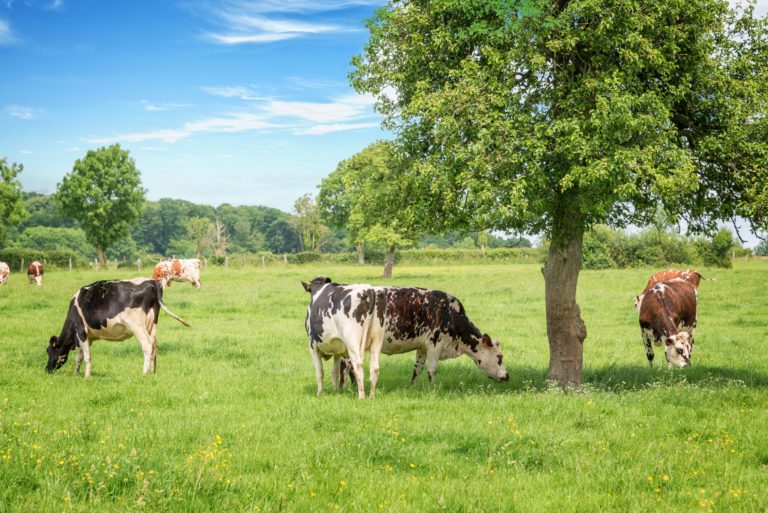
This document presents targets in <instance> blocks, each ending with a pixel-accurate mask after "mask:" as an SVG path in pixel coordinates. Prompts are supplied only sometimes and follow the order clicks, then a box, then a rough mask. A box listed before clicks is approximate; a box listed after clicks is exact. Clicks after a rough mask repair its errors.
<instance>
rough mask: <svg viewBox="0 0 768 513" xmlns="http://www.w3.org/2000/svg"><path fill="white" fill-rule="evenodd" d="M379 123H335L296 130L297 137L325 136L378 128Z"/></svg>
mask: <svg viewBox="0 0 768 513" xmlns="http://www.w3.org/2000/svg"><path fill="white" fill-rule="evenodd" d="M378 126H380V125H379V123H334V124H330V125H315V126H312V127H309V128H305V129H296V130H294V132H293V133H294V134H296V135H324V134H330V133H333V132H348V131H350V130H363V129H365V128H376V127H378Z"/></svg>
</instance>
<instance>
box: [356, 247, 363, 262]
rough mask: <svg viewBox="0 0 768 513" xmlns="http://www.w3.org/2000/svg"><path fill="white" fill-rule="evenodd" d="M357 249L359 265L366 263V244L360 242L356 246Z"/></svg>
mask: <svg viewBox="0 0 768 513" xmlns="http://www.w3.org/2000/svg"><path fill="white" fill-rule="evenodd" d="M355 250H356V251H357V265H365V246H363V245H362V244H358V245H357V246H355Z"/></svg>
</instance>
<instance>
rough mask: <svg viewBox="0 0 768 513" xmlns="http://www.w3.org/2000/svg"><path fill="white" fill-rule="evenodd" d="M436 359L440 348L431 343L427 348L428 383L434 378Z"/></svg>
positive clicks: (438, 357)
mask: <svg viewBox="0 0 768 513" xmlns="http://www.w3.org/2000/svg"><path fill="white" fill-rule="evenodd" d="M438 361H440V349H439V348H438V347H435V346H434V345H431V346H430V348H429V349H427V375H428V376H429V382H430V383H432V382H433V381H434V380H435V374H437V362H438Z"/></svg>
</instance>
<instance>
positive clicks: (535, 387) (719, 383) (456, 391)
mask: <svg viewBox="0 0 768 513" xmlns="http://www.w3.org/2000/svg"><path fill="white" fill-rule="evenodd" d="M507 370H508V371H509V375H510V379H509V381H508V382H504V383H501V382H498V381H495V380H492V379H490V378H488V377H486V376H485V375H484V374H483V373H482V372H479V371H477V370H476V369H474V368H470V367H467V366H446V365H442V366H440V367H438V372H437V376H436V377H435V382H434V383H432V384H430V383H429V380H428V379H427V375H426V372H422V374H421V375H420V376H419V378H418V379H417V380H416V383H415V384H413V385H412V384H411V375H412V371H413V366H412V365H411V364H410V363H408V362H406V361H393V362H388V363H387V362H386V361H384V362H383V363H382V365H381V374H380V377H379V382H378V385H377V394H378V393H396V394H398V395H403V394H405V395H412V394H413V395H424V394H429V395H437V396H451V395H463V394H482V395H502V394H509V393H524V392H530V393H541V392H545V391H548V390H553V389H557V387H556V386H555V385H553V384H552V383H550V382H548V381H547V379H546V373H547V372H546V369H544V368H533V367H510V366H508V367H507ZM367 372H368V368H367V366H366V375H365V390H366V394H367V393H368V391H369V390H370V383H369V381H368V373H367ZM678 385H688V386H697V387H700V388H723V387H726V386H733V385H737V386H741V387H745V388H753V389H764V388H768V374H765V373H762V372H757V371H754V370H749V369H740V368H726V367H714V366H697V367H691V368H687V369H667V368H666V365H664V366H663V367H662V368H660V367H659V366H656V367H655V368H648V367H646V366H641V365H637V366H630V365H608V366H603V367H586V368H585V369H584V384H583V387H582V390H583V391H587V392H589V391H599V392H613V393H625V392H635V391H639V390H643V389H648V388H655V387H674V386H678ZM323 388H324V393H325V394H328V393H330V394H332V393H333V383H331V381H330V369H328V372H326V376H325V383H324V387H323ZM306 390H307V392H308V393H315V392H316V388H315V383H314V381H312V383H309V382H308V383H307V386H306ZM350 391H351V392H354V395H355V396H356V392H355V391H356V388H354V387H350V386H349V385H347V389H346V391H344V392H342V394H344V393H348V392H350Z"/></svg>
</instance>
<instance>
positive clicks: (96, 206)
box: [56, 144, 145, 269]
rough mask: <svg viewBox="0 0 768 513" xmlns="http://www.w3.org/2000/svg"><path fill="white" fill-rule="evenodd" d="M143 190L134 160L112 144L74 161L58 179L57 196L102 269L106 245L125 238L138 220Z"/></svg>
mask: <svg viewBox="0 0 768 513" xmlns="http://www.w3.org/2000/svg"><path fill="white" fill-rule="evenodd" d="M144 192H145V191H144V188H143V187H142V186H141V176H140V173H139V171H138V169H136V164H135V162H134V161H133V159H132V158H131V157H130V155H129V154H128V152H127V151H126V150H123V149H122V148H120V145H119V144H114V145H112V146H109V147H106V148H99V149H98V150H90V151H88V153H87V154H86V155H85V157H83V158H82V159H79V160H77V161H75V165H74V166H73V168H72V171H71V172H70V173H69V174H67V175H66V176H64V179H63V180H62V181H61V183H59V185H58V190H57V191H56V199H57V200H58V201H59V202H60V203H61V207H62V211H63V212H64V214H65V215H66V216H67V217H70V218H72V219H76V220H78V221H79V222H80V225H81V226H82V228H83V231H84V232H85V235H86V237H87V238H88V241H89V242H90V243H91V244H93V245H94V246H96V253H97V255H98V258H99V264H100V267H101V268H102V269H103V268H104V264H105V256H104V251H105V250H106V248H108V247H110V246H111V245H113V244H115V243H116V242H118V241H120V240H122V239H124V238H126V237H127V236H128V235H129V230H130V227H131V226H132V225H133V224H134V223H136V222H137V221H138V220H139V217H140V216H141V209H142V207H143V205H144Z"/></svg>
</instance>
